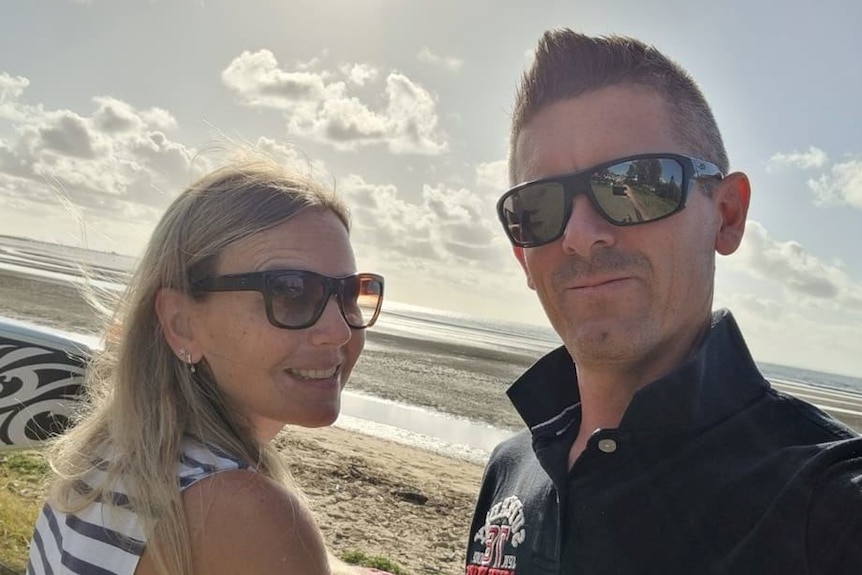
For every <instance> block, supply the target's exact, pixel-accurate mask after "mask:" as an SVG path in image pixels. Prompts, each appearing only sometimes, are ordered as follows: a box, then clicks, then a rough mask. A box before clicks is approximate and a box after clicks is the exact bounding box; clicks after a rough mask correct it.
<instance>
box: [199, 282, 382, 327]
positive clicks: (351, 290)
mask: <svg viewBox="0 0 862 575" xmlns="http://www.w3.org/2000/svg"><path fill="white" fill-rule="evenodd" d="M192 290H193V291H195V292H214V291H257V292H260V293H261V294H263V302H264V306H266V317H267V319H268V320H269V323H271V324H272V325H274V326H275V327H280V328H284V329H304V328H307V327H311V326H312V325H314V324H315V323H316V322H317V320H319V319H320V316H321V315H323V310H324V309H325V308H326V304H327V302H329V298H331V297H332V296H336V300H337V301H338V309H339V310H341V315H342V316H343V317H344V321H346V322H347V325H349V326H350V327H351V328H353V329H365V328H366V327H370V326H372V325H374V322H375V321H377V316H378V315H379V314H380V306H381V304H382V303H383V277H382V276H379V275H377V274H366V273H362V274H356V275H351V276H345V277H340V278H332V277H328V276H324V275H321V274H317V273H314V272H309V271H302V270H274V271H264V272H252V273H245V274H234V275H224V276H218V277H213V278H204V279H201V280H198V281H195V282H194V283H192Z"/></svg>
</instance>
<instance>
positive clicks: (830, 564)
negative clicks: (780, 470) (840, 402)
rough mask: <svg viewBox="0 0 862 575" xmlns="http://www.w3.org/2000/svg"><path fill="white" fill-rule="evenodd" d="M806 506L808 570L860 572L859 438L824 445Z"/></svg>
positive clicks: (861, 452)
mask: <svg viewBox="0 0 862 575" xmlns="http://www.w3.org/2000/svg"><path fill="white" fill-rule="evenodd" d="M820 458H821V459H822V461H821V462H820V464H819V465H818V469H817V473H816V475H815V477H814V485H813V489H812V494H811V500H810V503H809V506H808V521H807V529H806V531H807V541H806V546H807V550H806V551H807V552H806V556H807V558H808V562H809V565H810V568H811V569H810V572H811V573H862V546H860V544H859V542H860V541H862V438H860V437H857V438H854V439H848V440H844V441H838V442H834V443H832V444H829V445H828V446H825V449H824V451H823V452H822V453H821V454H820Z"/></svg>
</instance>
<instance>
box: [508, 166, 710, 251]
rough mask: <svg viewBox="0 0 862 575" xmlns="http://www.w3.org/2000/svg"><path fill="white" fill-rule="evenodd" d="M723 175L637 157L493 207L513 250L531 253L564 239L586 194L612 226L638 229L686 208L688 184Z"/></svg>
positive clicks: (551, 181) (517, 192)
mask: <svg viewBox="0 0 862 575" xmlns="http://www.w3.org/2000/svg"><path fill="white" fill-rule="evenodd" d="M705 177H709V178H715V179H718V180H720V179H721V178H722V177H723V175H722V173H721V170H720V169H719V168H718V166H716V165H715V164H713V163H711V162H707V161H704V160H699V159H697V158H692V157H689V156H683V155H680V154H641V155H637V156H629V157H626V158H620V159H618V160H613V161H610V162H605V163H604V164H599V165H597V166H593V167H591V168H587V169H585V170H579V171H577V172H572V173H571V174H564V175H561V176H553V177H550V178H543V179H541V180H535V181H533V182H527V183H524V184H519V185H517V186H515V187H514V188H512V189H511V190H509V191H508V192H506V193H505V194H503V197H501V198H500V200H499V201H498V202H497V215H498V216H499V218H500V221H501V222H502V223H503V229H504V230H505V231H506V235H508V236H509V240H510V241H511V242H512V244H513V245H515V246H518V247H522V248H534V247H537V246H541V245H544V244H548V243H551V242H553V241H554V240H556V239H557V238H559V237H560V236H562V235H563V231H564V230H565V229H566V223H567V222H568V221H569V217H570V216H571V214H572V203H573V199H574V197H575V196H576V195H578V194H585V195H586V196H587V197H588V198H590V201H591V202H592V203H593V206H595V208H596V210H597V211H598V212H599V213H600V214H601V215H602V217H604V218H605V219H606V220H607V221H608V222H610V223H612V224H614V225H616V226H636V225H638V224H645V223H647V222H654V221H656V220H660V219H662V218H666V217H668V216H671V215H673V214H675V213H677V212H679V211H681V210H682V209H683V208H684V207H685V203H686V199H687V198H688V192H689V190H690V188H691V185H692V182H694V181H695V180H696V179H698V178H705Z"/></svg>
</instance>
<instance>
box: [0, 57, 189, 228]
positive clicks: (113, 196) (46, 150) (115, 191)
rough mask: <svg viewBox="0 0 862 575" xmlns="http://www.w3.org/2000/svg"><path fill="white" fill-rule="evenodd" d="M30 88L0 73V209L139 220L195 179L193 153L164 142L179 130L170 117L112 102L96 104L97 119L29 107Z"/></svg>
mask: <svg viewBox="0 0 862 575" xmlns="http://www.w3.org/2000/svg"><path fill="white" fill-rule="evenodd" d="M28 85H29V80H27V79H26V78H21V77H17V78H13V77H11V76H9V75H8V74H5V73H2V72H0V109H2V110H3V114H2V115H0V117H2V118H4V119H5V120H6V122H2V123H0V182H2V196H0V201H2V202H4V203H7V204H8V203H9V202H12V201H15V199H16V198H17V200H18V201H42V202H44V201H53V202H54V203H56V202H57V201H61V202H62V201H64V200H69V201H70V202H71V203H72V204H74V205H76V206H79V207H81V208H84V209H92V210H96V211H99V212H102V213H103V214H110V215H111V216H112V217H114V218H117V217H120V218H122V217H124V216H128V217H134V216H135V215H140V210H141V209H144V208H141V207H140V206H141V205H143V206H145V207H149V208H155V209H154V210H153V213H157V212H158V210H159V209H160V208H162V207H164V206H165V205H166V204H167V203H168V201H169V200H170V199H171V197H173V195H174V194H175V193H176V192H178V191H179V189H180V188H181V187H183V186H185V185H186V184H188V183H189V182H190V180H191V179H192V178H193V177H194V176H195V175H197V173H198V171H197V170H196V169H195V168H194V166H192V158H193V156H194V151H193V150H190V149H188V148H186V147H185V146H183V145H181V144H179V143H177V142H173V141H171V140H170V139H169V137H168V136H167V135H166V134H165V132H166V131H169V130H171V129H174V128H175V127H176V121H175V120H174V118H173V117H172V116H171V115H170V113H168V112H167V111H165V110H162V109H159V108H151V109H145V110H138V109H136V108H134V107H133V106H131V105H130V104H128V103H126V102H123V101H122V100H119V99H116V98H110V97H97V98H94V99H93V102H94V110H93V111H92V112H91V113H84V112H78V111H73V110H66V109H60V110H50V109H46V108H45V106H43V105H42V104H38V103H37V104H32V103H29V102H27V101H25V100H24V99H23V97H24V96H25V89H26V87H27V86H28ZM4 124H6V127H8V128H11V129H4ZM4 133H5V134H7V135H6V136H5V137H4V136H3V134H4ZM201 168H203V167H202V166H201Z"/></svg>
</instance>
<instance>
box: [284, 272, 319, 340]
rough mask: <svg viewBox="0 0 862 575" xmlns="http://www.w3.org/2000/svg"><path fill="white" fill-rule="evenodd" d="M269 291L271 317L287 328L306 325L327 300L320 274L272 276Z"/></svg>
mask: <svg viewBox="0 0 862 575" xmlns="http://www.w3.org/2000/svg"><path fill="white" fill-rule="evenodd" d="M269 293H270V299H271V300H272V316H273V318H274V319H275V320H276V321H278V322H279V323H281V324H282V325H285V326H288V327H296V326H301V325H305V324H307V323H308V322H309V321H311V320H312V318H314V317H315V316H316V315H317V314H318V313H319V312H320V308H321V306H323V305H326V300H327V299H328V298H327V293H326V285H325V283H324V279H323V278H322V277H318V276H312V275H305V274H300V273H284V274H279V275H277V276H274V277H272V278H271V280H270V284H269Z"/></svg>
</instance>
